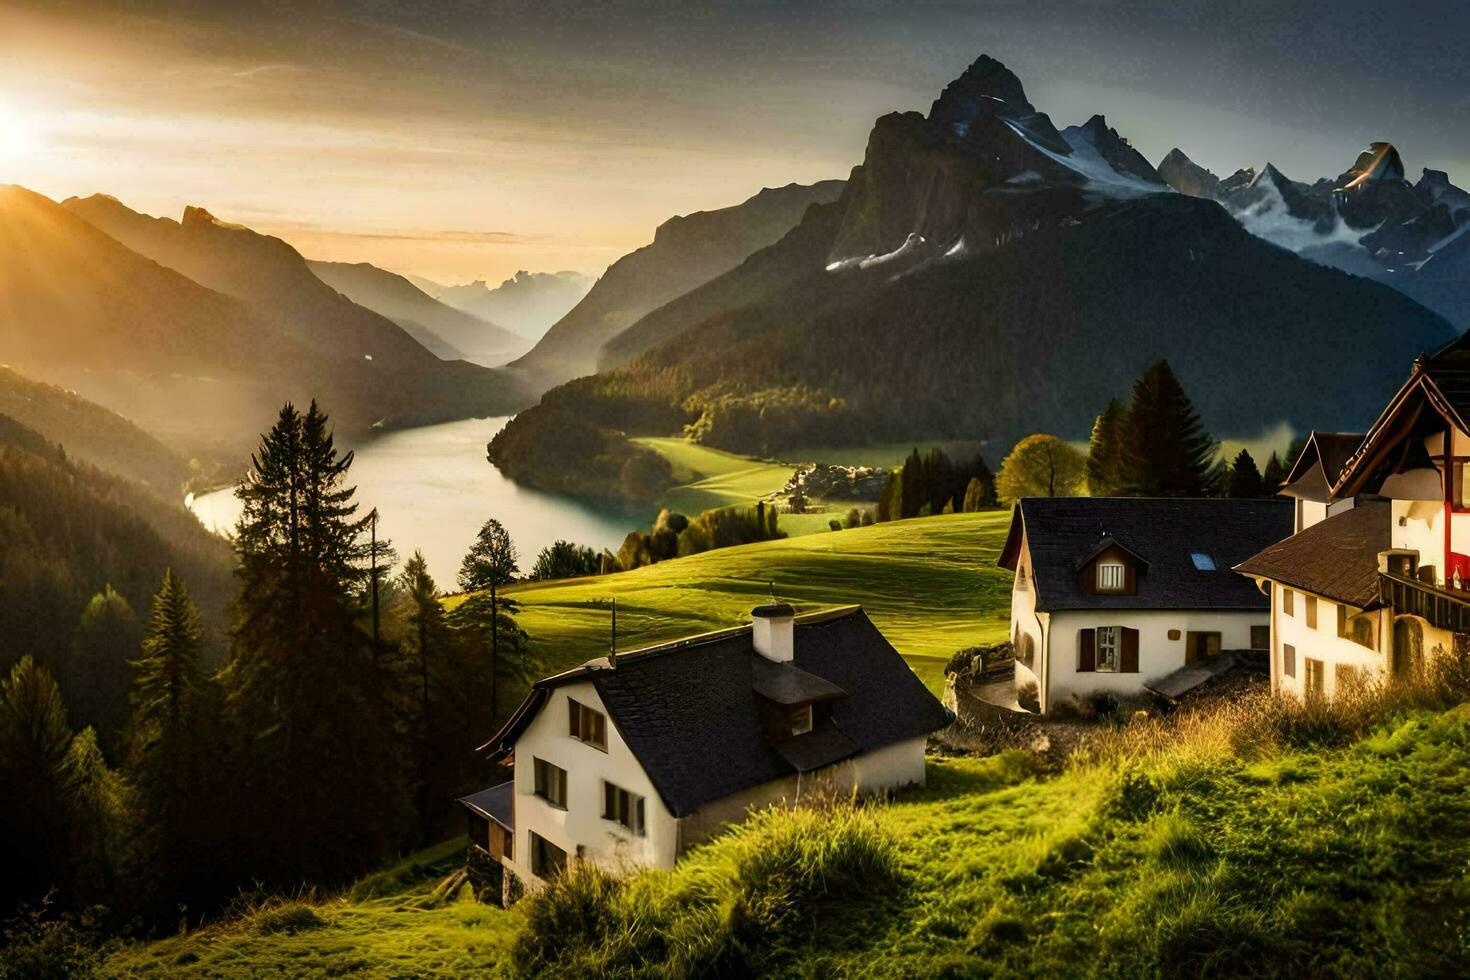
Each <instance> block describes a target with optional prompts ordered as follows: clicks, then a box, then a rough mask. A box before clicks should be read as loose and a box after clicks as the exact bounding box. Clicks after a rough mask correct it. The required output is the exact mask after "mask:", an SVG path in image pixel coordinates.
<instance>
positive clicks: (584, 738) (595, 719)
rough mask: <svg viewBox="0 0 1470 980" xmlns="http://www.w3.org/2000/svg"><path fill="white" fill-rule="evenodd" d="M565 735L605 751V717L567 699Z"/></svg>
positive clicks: (599, 712)
mask: <svg viewBox="0 0 1470 980" xmlns="http://www.w3.org/2000/svg"><path fill="white" fill-rule="evenodd" d="M567 734H568V735H570V736H572V738H575V739H576V740H577V741H579V742H585V743H587V744H588V745H590V746H592V747H593V748H594V749H601V750H602V751H604V752H606V751H607V716H606V715H604V714H603V713H602V712H601V711H594V710H593V709H591V708H589V707H587V706H586V705H585V704H582V703H580V702H578V701H574V700H572V699H571V698H567Z"/></svg>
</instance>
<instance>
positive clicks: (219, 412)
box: [0, 186, 523, 459]
mask: <svg viewBox="0 0 1470 980" xmlns="http://www.w3.org/2000/svg"><path fill="white" fill-rule="evenodd" d="M93 210H97V209H93ZM114 213H116V212H115V211H114ZM140 217H141V216H140ZM143 220H144V221H147V222H151V221H152V219H148V218H144V219H143ZM203 223H204V220H203V219H202V218H199V217H197V216H196V217H194V218H193V219H192V221H191V222H190V224H194V225H200V224H203ZM209 224H210V225H213V222H212V221H211V222H209ZM175 227H176V228H181V227H182V226H175ZM160 231H161V237H164V238H168V237H170V236H171V235H174V234H183V232H169V231H168V230H167V229H166V228H165V229H160ZM226 233H227V234H229V236H230V237H231V239H233V240H238V241H243V242H245V243H246V244H247V246H250V247H248V248H247V249H245V253H246V255H245V257H242V259H241V262H242V264H243V265H245V266H247V267H249V268H253V269H254V270H255V271H256V272H257V273H258V274H259V275H260V276H261V277H262V279H263V280H269V281H275V282H277V284H278V285H279V287H280V290H279V295H278V297H277V298H276V299H275V300H272V299H271V298H270V297H269V296H262V295H260V294H261V293H262V292H265V291H266V290H265V288H264V287H263V286H251V285H249V284H248V283H247V282H245V280H247V279H248V276H246V275H245V274H244V273H240V272H231V273H230V275H231V276H233V277H234V279H235V280H236V282H235V284H234V288H237V289H240V290H241V291H242V292H248V293H251V294H253V295H255V296H256V297H257V298H256V300H255V301H252V302H246V301H243V300H241V299H239V298H237V297H235V296H227V295H225V294H224V293H222V292H219V291H216V290H214V289H211V288H207V287H206V286H203V285H201V284H200V283H198V282H196V281H194V280H193V279H192V278H189V277H187V276H185V275H183V274H182V273H180V272H178V271H175V270H174V269H172V268H167V267H165V266H164V265H161V264H160V263H159V262H157V261H155V260H154V259H152V258H149V257H145V256H143V255H141V254H139V253H138V252H136V251H134V250H132V249H130V248H128V247H127V246H125V245H124V244H123V243H121V242H119V241H118V240H117V239H116V238H115V237H113V236H112V235H111V234H108V233H105V232H104V231H102V230H100V229H99V228H97V227H96V226H95V225H94V224H92V223H91V222H90V221H87V220H84V219H83V218H82V217H80V216H79V215H78V214H76V213H74V211H73V209H69V208H65V207H62V206H61V205H58V204H56V203H55V202H54V201H51V200H50V199H48V198H46V197H43V196H41V195H39V194H35V193H33V192H31V191H27V190H25V189H24V188H20V187H14V186H8V187H0V269H3V270H4V274H3V275H0V363H7V364H9V365H10V366H12V367H13V368H15V369H16V370H18V371H19V372H20V373H22V374H24V375H26V376H27V377H29V378H32V379H36V380H43V381H47V382H51V383H54V384H60V385H62V386H63V387H66V388H70V389H73V390H75V391H77V392H78V393H79V394H81V395H82V396H83V397H85V398H87V399H89V400H90V401H94V402H97V403H98V404H100V405H103V406H105V407H107V408H109V409H112V410H113V411H116V412H118V413H120V414H124V415H125V416H126V417H127V418H129V419H131V420H132V421H133V422H135V423H137V424H138V425H140V426H142V427H143V428H144V429H145V430H147V431H149V432H152V433H154V434H155V435H157V436H158V437H159V438H161V439H163V440H164V442H166V443H168V444H169V445H171V446H174V447H178V448H181V449H183V450H184V451H186V452H187V453H188V454H190V455H199V456H211V457H225V458H231V459H238V458H239V457H240V456H241V455H243V454H244V453H248V452H249V451H250V449H252V448H253V446H254V443H255V439H256V437H257V436H258V434H259V433H260V432H261V431H262V430H263V429H264V428H266V427H268V426H269V424H270V422H271V420H272V419H273V418H274V417H275V413H276V411H277V410H278V409H279V408H280V405H281V403H282V402H283V401H285V400H287V399H292V400H295V401H298V402H302V403H305V402H306V401H309V400H310V399H311V398H313V397H316V398H319V399H320V400H321V401H322V403H323V405H324V406H325V407H326V409H327V410H328V411H329V412H330V413H331V414H332V417H333V419H334V421H335V422H336V423H337V426H338V431H339V432H341V433H343V434H344V435H360V434H363V433H365V432H367V431H368V429H369V428H370V427H371V426H374V425H377V424H381V425H385V426H397V425H406V424H413V423H419V422H428V421H444V420H447V419H452V418H463V417H466V416H469V415H476V414H480V415H492V414H500V413H503V412H507V411H510V410H513V409H514V408H515V407H517V406H518V405H519V404H521V403H522V402H521V399H522V398H523V395H522V394H521V391H520V389H519V388H518V387H517V386H516V382H515V380H514V379H513V378H510V377H508V376H507V375H505V374H504V373H497V372H491V371H488V370H486V369H484V368H479V367H476V366H474V365H470V364H465V363H463V362H453V363H447V362H444V361H440V360H439V359H438V358H435V357H434V356H433V355H432V354H430V353H429V352H428V351H427V350H425V349H424V348H423V347H422V346H420V345H419V344H418V343H416V342H415V341H414V340H413V339H412V338H411V337H409V336H408V335H407V334H405V333H404V332H403V331H402V330H401V329H400V328H399V327H397V326H396V325H395V324H393V323H391V322H390V321H388V320H386V319H384V318H382V317H380V316H378V315H377V314H375V313H372V312H370V311H368V310H364V309H362V308H361V307H358V306H355V305H353V304H352V303H350V302H349V301H347V300H346V299H344V298H343V297H341V296H338V295H337V294H336V293H335V292H333V291H332V290H331V289H330V288H329V287H327V286H326V285H325V284H324V283H322V282H320V280H317V279H316V278H315V277H314V276H311V273H310V272H309V271H308V270H306V268H305V263H304V262H302V263H301V264H300V268H301V271H302V272H304V273H305V275H306V276H307V277H309V278H310V280H311V281H312V282H314V283H315V287H314V288H312V289H308V290H305V291H304V294H298V293H296V292H294V289H293V284H294V283H295V282H296V278H295V277H292V276H278V275H276V274H275V273H278V272H280V271H281V270H280V269H275V270H273V269H272V268H271V264H272V263H271V262H260V263H252V262H250V261H249V258H248V255H249V252H250V251H251V250H252V249H253V248H258V249H259V250H261V251H264V252H266V253H267V254H269V253H275V254H276V256H277V257H278V259H279V257H280V256H284V259H280V260H279V263H278V264H279V265H287V266H289V264H290V262H289V260H290V256H293V255H295V252H294V250H290V249H289V246H286V245H285V244H284V243H282V242H278V241H277V240H275V239H265V236H254V238H259V239H262V241H260V242H255V241H253V239H252V238H251V237H250V236H252V235H253V233H251V232H244V233H243V234H236V233H235V232H233V231H228V230H226ZM188 234H189V235H190V236H191V237H192V236H193V235H194V234H195V233H194V232H189V233H188ZM213 234H214V233H213V232H210V231H208V230H204V231H203V232H202V233H201V234H199V237H200V239H201V252H202V254H201V255H200V256H199V257H198V258H197V259H195V260H193V262H194V264H196V265H200V266H207V265H208V264H210V263H211V262H214V261H217V260H218V258H219V257H218V254H217V252H216V253H214V254H211V253H212V252H213V250H214V246H215V245H217V244H218V243H217V242H215V243H213V245H212V244H211V242H210V240H211V238H212V237H213ZM131 237H134V238H135V239H136V238H138V237H142V236H138V235H134V236H131ZM272 243H274V244H272ZM171 258H175V260H178V257H177V256H171ZM296 259H297V260H298V261H299V259H300V257H299V256H296ZM181 264H184V263H182V262H181ZM219 264H220V265H221V266H223V265H224V264H225V263H224V262H223V261H219ZM218 271H219V273H220V274H221V276H223V274H224V271H225V270H224V269H223V268H221V269H220V270H218ZM323 293H325V294H326V298H325V299H323V298H322V294H323ZM298 300H299V302H298ZM314 314H321V315H320V316H316V315H314Z"/></svg>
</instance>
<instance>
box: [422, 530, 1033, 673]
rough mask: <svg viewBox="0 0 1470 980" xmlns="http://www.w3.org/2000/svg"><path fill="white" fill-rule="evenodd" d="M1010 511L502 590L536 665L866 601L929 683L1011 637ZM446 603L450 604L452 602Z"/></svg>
mask: <svg viewBox="0 0 1470 980" xmlns="http://www.w3.org/2000/svg"><path fill="white" fill-rule="evenodd" d="M1009 522H1010V513H1009V512H1008V511H991V512H986V513H979V514H946V515H942V516H938V517H925V518H915V519H911V520H907V521H894V522H892V523H885V524H874V525H872V526H870V527H861V528H850V529H847V530H842V531H825V532H822V533H819V534H809V535H804V536H802V537H793V538H786V539H783V540H779V541H765V542H761V543H760V544H753V545H745V546H742V547H738V548H723V549H720V550H717V551H710V552H705V553H704V554H700V555H692V556H690V557H688V558H679V559H675V560H673V561H667V562H660V563H658V564H656V565H650V566H647V567H645V568H639V569H636V570H634V571H631V572H621V573H619V574H616V575H605V576H600V577H596V578H583V579H570V580H566V581H558V582H546V583H531V584H526V585H517V586H513V587H511V588H510V589H508V590H507V594H509V595H512V596H514V597H515V599H516V600H517V601H518V602H520V603H521V604H522V606H523V612H522V613H521V614H520V616H519V617H518V620H519V622H520V624H521V626H522V627H523V628H524V629H525V630H526V632H527V633H529V634H530V636H531V642H532V652H533V654H534V655H535V657H536V659H537V661H538V662H539V663H540V664H541V665H542V668H541V669H542V672H543V673H552V672H554V671H557V670H560V669H563V668H565V667H568V666H572V665H575V664H579V663H581V662H583V661H585V660H589V659H591V658H593V657H597V656H601V655H602V654H604V653H606V652H607V647H608V639H609V626H610V620H611V617H610V611H609V602H610V601H611V600H613V599H616V600H617V604H618V649H620V650H625V651H626V650H631V649H633V648H635V647H640V646H647V645H649V644H652V643H658V642H661V641H664V640H672V639H677V638H679V637H682V636H688V635H691V634H694V633H702V632H706V631H708V630H713V629H721V628H724V627H727V626H736V625H739V624H741V623H744V622H746V621H747V620H748V618H749V613H750V610H751V607H752V606H756V605H759V604H760V603H761V602H763V601H765V600H766V599H768V598H769V596H770V593H771V589H772V587H773V586H774V589H775V592H776V595H777V596H779V597H780V598H781V599H783V600H785V601H787V602H790V603H792V604H793V605H795V606H796V607H797V609H798V610H799V611H802V612H806V611H811V610H814V609H820V608H823V607H827V606H840V605H851V604H858V605H861V606H862V607H863V608H864V609H865V610H866V611H867V613H868V615H869V616H870V617H871V618H872V620H873V622H874V623H876V624H877V625H878V627H879V629H881V630H882V631H883V633H884V635H886V636H887V637H888V639H889V641H890V642H892V643H893V645H894V646H895V647H897V648H898V651H899V652H900V653H902V654H903V655H904V657H905V659H907V660H908V662H909V665H910V666H911V667H913V668H914V671H915V673H917V674H918V675H919V676H920V677H921V678H923V680H924V682H925V683H926V684H928V685H929V687H930V689H931V690H934V691H936V692H937V691H938V690H940V689H941V688H942V687H943V684H944V677H943V668H944V662H945V661H946V660H947V659H948V658H949V655H950V654H952V653H953V652H954V651H956V650H958V649H960V648H962V647H966V646H974V645H977V644H983V643H994V642H997V641H999V640H1002V639H1004V638H1005V636H1006V632H1007V624H1008V622H1009V617H1010V610H1009V605H1008V603H1009V596H1010V580H1011V575H1010V573H1009V572H1007V571H1005V570H1004V569H1001V568H997V567H996V564H995V559H996V556H997V555H998V554H999V552H1000V547H1001V545H1002V544H1003V543H1004V540H1005V533H1006V528H1007V527H1008V525H1009ZM451 601H453V600H451Z"/></svg>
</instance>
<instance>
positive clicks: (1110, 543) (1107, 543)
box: [1072, 534, 1148, 572]
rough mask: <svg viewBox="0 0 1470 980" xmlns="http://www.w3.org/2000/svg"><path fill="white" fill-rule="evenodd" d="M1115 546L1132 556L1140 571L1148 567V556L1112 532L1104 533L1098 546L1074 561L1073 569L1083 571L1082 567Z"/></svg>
mask: <svg viewBox="0 0 1470 980" xmlns="http://www.w3.org/2000/svg"><path fill="white" fill-rule="evenodd" d="M1113 548H1117V549H1118V550H1119V551H1121V552H1123V553H1124V554H1126V555H1127V556H1128V557H1130V558H1132V559H1133V561H1134V563H1135V564H1136V565H1137V566H1138V569H1139V570H1140V571H1142V570H1143V569H1145V568H1148V559H1147V558H1145V557H1143V556H1142V555H1140V554H1139V553H1138V552H1136V551H1134V550H1133V549H1132V548H1130V547H1128V546H1127V545H1126V544H1124V543H1123V542H1121V541H1119V540H1118V539H1117V538H1115V537H1113V536H1112V535H1111V534H1104V535H1103V536H1102V540H1101V541H1099V542H1098V543H1097V547H1095V548H1093V549H1092V550H1091V551H1089V552H1088V553H1087V554H1085V555H1082V556H1081V557H1080V558H1078V559H1077V560H1076V561H1074V562H1072V570H1073V571H1074V572H1080V571H1082V569H1083V568H1085V567H1086V566H1087V564H1088V563H1089V562H1091V561H1092V560H1093V559H1095V558H1097V557H1098V556H1099V555H1101V554H1103V553H1104V552H1107V551H1109V550H1111V549H1113Z"/></svg>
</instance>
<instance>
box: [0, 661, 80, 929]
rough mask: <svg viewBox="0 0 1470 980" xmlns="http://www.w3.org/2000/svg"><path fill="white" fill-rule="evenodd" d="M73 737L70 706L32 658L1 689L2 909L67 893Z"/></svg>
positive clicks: (17, 667) (0, 684) (19, 665)
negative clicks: (53, 892)
mask: <svg viewBox="0 0 1470 980" xmlns="http://www.w3.org/2000/svg"><path fill="white" fill-rule="evenodd" d="M71 741H72V731H71V726H70V725H69V724H68V723H67V719H66V703H65V702H64V701H63V700H62V698H61V690H60V688H58V687H57V685H56V682H55V680H53V679H52V677H51V675H50V673H49V672H47V670H46V668H44V667H41V666H39V665H37V664H36V662H35V661H34V660H33V659H32V658H31V657H29V656H26V657H22V658H21V659H20V660H19V661H18V662H17V663H16V664H15V665H14V666H13V667H11V668H10V676H9V677H7V678H5V679H4V681H3V682H0V801H3V805H0V833H3V834H4V840H5V847H6V851H7V856H6V871H5V874H3V875H0V900H3V902H4V906H3V907H4V908H6V909H10V908H14V907H15V905H16V904H17V903H19V902H21V901H27V900H33V899H37V898H39V897H41V896H42V895H43V894H45V892H46V891H47V890H48V889H50V888H52V887H56V886H65V885H66V884H67V882H65V881H64V880H62V879H61V877H60V876H61V874H62V869H64V868H66V867H68V865H69V861H70V841H69V840H68V836H69V834H68V828H69V826H70V811H69V807H68V800H67V789H66V765H67V757H68V754H69V753H70V750H71Z"/></svg>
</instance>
